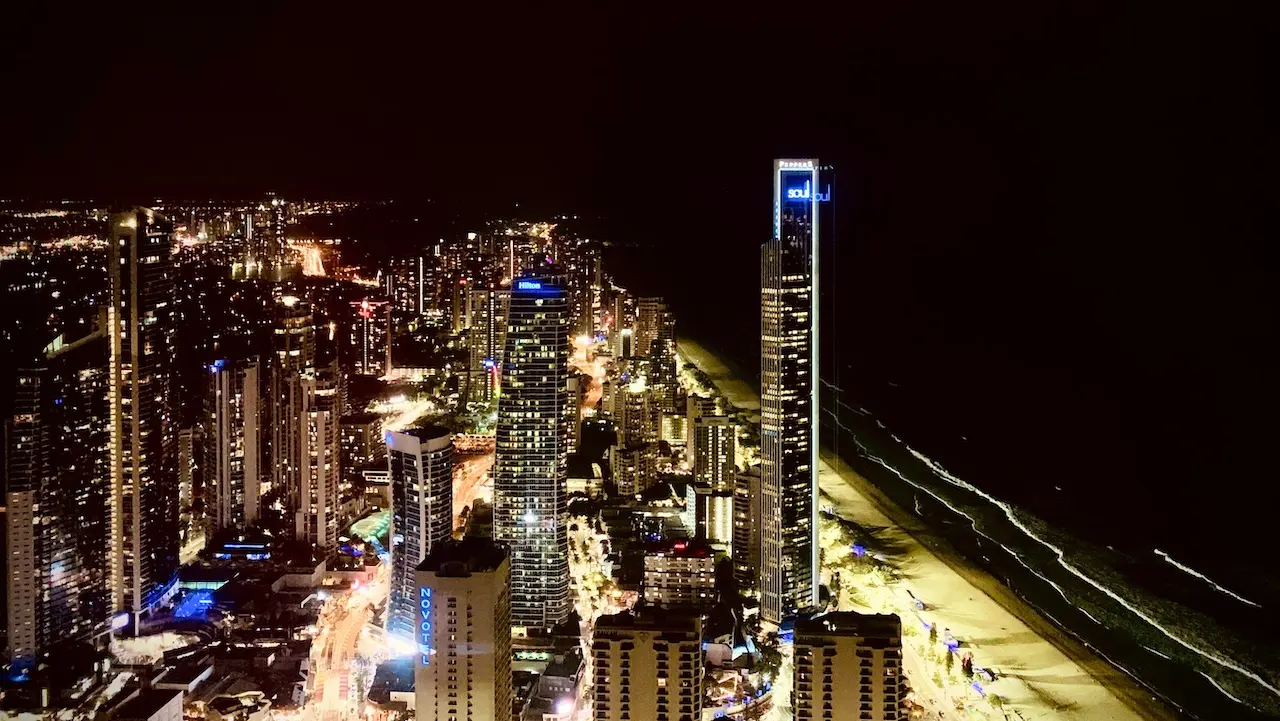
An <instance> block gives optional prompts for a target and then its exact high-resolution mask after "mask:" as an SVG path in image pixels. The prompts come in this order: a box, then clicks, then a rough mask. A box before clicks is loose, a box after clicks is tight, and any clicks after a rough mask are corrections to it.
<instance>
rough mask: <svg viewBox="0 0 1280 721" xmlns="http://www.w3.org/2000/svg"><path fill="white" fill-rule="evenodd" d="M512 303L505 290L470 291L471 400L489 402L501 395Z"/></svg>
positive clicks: (469, 372) (469, 380) (508, 292)
mask: <svg viewBox="0 0 1280 721" xmlns="http://www.w3.org/2000/svg"><path fill="white" fill-rule="evenodd" d="M510 304H511V291H510V290H507V289H505V288H489V289H483V290H472V291H471V335H470V339H469V345H470V349H471V363H470V366H469V371H468V384H469V388H468V391H467V393H468V396H469V397H470V398H471V400H476V401H490V400H493V399H494V398H495V397H497V395H498V388H499V382H500V379H501V375H502V374H501V368H502V352H503V350H504V349H503V346H504V345H506V341H507V308H508V306H509V305H510Z"/></svg>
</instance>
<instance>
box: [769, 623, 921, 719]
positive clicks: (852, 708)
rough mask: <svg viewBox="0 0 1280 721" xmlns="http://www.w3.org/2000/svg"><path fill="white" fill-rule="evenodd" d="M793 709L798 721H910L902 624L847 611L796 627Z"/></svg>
mask: <svg viewBox="0 0 1280 721" xmlns="http://www.w3.org/2000/svg"><path fill="white" fill-rule="evenodd" d="M792 674H793V675H792V686H791V689H792V690H791V706H792V708H793V709H794V710H795V718H796V721H819V720H821V719H831V720H832V721H867V720H868V719H869V720H870V721H898V719H905V718H907V714H906V713H905V712H903V710H902V701H903V698H904V696H905V695H906V692H907V687H906V679H905V678H904V677H903V675H902V622H901V620H900V619H899V618H898V617H897V616H894V615H892V614H886V615H864V614H860V613H854V612H852V611H845V612H840V613H828V614H824V615H820V616H816V617H814V618H802V619H799V620H797V621H796V631H795V663H794V665H793V666H792Z"/></svg>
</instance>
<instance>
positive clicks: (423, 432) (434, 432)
mask: <svg viewBox="0 0 1280 721" xmlns="http://www.w3.org/2000/svg"><path fill="white" fill-rule="evenodd" d="M396 432H398V433H403V434H405V435H406V436H413V437H414V438H417V439H418V440H420V441H430V440H435V439H436V438H444V437H445V436H451V435H453V431H451V430H449V429H448V428H445V427H444V426H419V427H417V428H406V429H404V430H403V431H396Z"/></svg>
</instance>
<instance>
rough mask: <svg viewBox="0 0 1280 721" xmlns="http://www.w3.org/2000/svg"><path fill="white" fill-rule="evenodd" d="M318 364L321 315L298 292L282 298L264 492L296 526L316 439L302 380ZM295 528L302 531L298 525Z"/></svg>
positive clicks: (274, 334)
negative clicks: (309, 434)
mask: <svg viewBox="0 0 1280 721" xmlns="http://www.w3.org/2000/svg"><path fill="white" fill-rule="evenodd" d="M315 365H316V338H315V319H314V316H312V315H311V306H310V304H307V301H305V300H302V298H300V297H297V296H288V295H285V296H279V297H276V300H275V321H274V324H273V328H271V356H270V368H269V369H268V398H266V415H268V420H266V423H268V425H269V426H270V434H269V437H268V438H269V442H270V447H269V448H268V453H266V457H268V469H269V474H262V475H264V478H269V479H270V482H269V483H266V482H264V484H262V485H264V488H262V494H264V501H265V502H274V501H282V502H283V503H284V506H285V507H287V508H288V512H289V516H288V517H289V519H291V523H293V524H294V525H296V515H297V512H298V511H300V507H298V503H300V502H301V492H300V488H301V487H302V467H303V465H305V464H303V453H305V452H306V448H307V446H308V444H310V439H307V438H306V435H305V429H306V426H307V423H306V414H305V410H303V409H305V406H303V401H305V393H303V383H302V379H303V378H307V377H311V375H314V374H315ZM293 533H294V535H297V530H294V531H293Z"/></svg>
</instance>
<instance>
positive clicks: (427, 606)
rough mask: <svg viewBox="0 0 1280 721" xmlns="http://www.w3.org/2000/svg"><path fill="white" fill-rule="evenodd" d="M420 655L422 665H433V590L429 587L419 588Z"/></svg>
mask: <svg viewBox="0 0 1280 721" xmlns="http://www.w3.org/2000/svg"><path fill="white" fill-rule="evenodd" d="M418 608H419V609H420V610H421V613H419V614H418V618H419V619H421V620H420V621H419V622H418V654H419V655H420V656H421V657H422V665H423V666H430V665H431V589H430V588H428V587H427V586H420V587H419V588H418Z"/></svg>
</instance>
